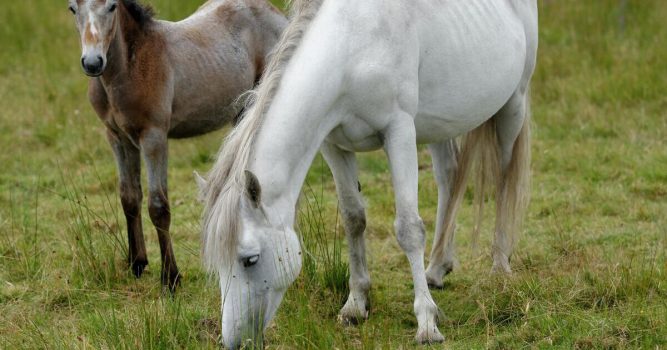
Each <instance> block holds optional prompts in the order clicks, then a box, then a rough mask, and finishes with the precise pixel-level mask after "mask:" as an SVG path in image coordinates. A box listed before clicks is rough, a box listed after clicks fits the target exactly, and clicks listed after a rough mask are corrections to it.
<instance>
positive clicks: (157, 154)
mask: <svg viewBox="0 0 667 350" xmlns="http://www.w3.org/2000/svg"><path fill="white" fill-rule="evenodd" d="M69 6H70V7H69V8H70V11H72V13H73V14H74V15H75V18H76V25H77V28H78V30H79V33H80V35H81V46H82V51H83V54H82V57H81V65H82V67H83V70H84V72H85V73H86V74H87V75H88V76H90V77H92V78H91V79H90V84H89V90H88V96H89V99H90V102H91V104H92V105H93V107H94V109H95V111H96V112H97V114H98V116H99V118H100V119H101V120H102V122H103V123H104V125H106V127H107V130H106V133H107V138H108V140H109V142H110V143H111V147H112V148H113V152H114V155H115V158H116V161H117V164H118V169H119V173H120V176H119V177H120V199H121V203H122V206H123V211H124V213H125V217H126V219H127V232H128V242H129V257H128V258H129V264H130V266H131V269H132V272H133V273H134V275H135V276H136V277H139V276H141V274H142V272H143V271H144V268H145V267H146V265H147V264H148V259H147V255H146V246H145V243H144V235H143V232H142V226H141V202H142V189H141V179H140V177H141V154H142V153H143V158H144V161H145V163H146V168H147V175H148V187H149V189H148V192H149V198H148V212H149V215H150V218H151V221H152V222H153V225H155V227H156V229H157V234H158V237H159V241H160V251H161V257H162V273H161V280H162V284H163V285H164V286H167V287H169V288H170V290H172V291H173V290H174V288H175V287H176V285H177V284H178V282H179V272H178V268H177V266H176V260H175V258H174V253H173V250H172V245H171V238H170V236H169V225H170V222H171V214H170V210H169V201H168V196H167V153H168V152H167V149H168V147H167V139H168V138H185V137H191V136H196V135H201V134H204V133H207V132H210V131H213V130H216V129H219V128H221V127H222V126H224V125H225V124H227V123H228V122H230V121H233V120H234V119H235V117H236V116H238V115H239V113H240V111H241V110H242V103H241V102H239V96H240V95H242V94H243V93H244V92H245V91H247V90H249V89H251V88H252V87H253V85H254V84H255V83H256V82H257V81H258V80H259V78H260V75H261V73H262V70H263V68H264V64H265V62H267V61H268V56H269V54H270V52H271V50H272V49H273V46H274V44H275V43H276V42H277V41H278V40H279V38H280V35H281V33H282V31H283V29H284V28H285V26H286V25H287V19H286V18H285V17H284V16H283V15H282V14H281V13H280V12H279V11H278V10H277V9H275V8H274V7H273V6H271V5H270V4H268V3H267V2H266V1H265V0H209V1H208V2H206V3H205V4H204V5H203V6H201V7H200V8H199V9H198V10H197V11H196V12H195V13H194V14H193V15H192V16H190V17H188V18H187V19H185V20H183V21H180V22H167V21H161V20H156V19H154V18H153V11H152V9H151V8H150V7H147V6H143V5H140V4H138V3H137V2H136V1H135V0H69Z"/></svg>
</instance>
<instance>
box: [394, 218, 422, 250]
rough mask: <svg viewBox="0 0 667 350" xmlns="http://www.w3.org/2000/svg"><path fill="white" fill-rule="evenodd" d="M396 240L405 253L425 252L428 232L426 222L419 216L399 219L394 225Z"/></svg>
mask: <svg viewBox="0 0 667 350" xmlns="http://www.w3.org/2000/svg"><path fill="white" fill-rule="evenodd" d="M394 227H395V230H396V239H397V240H398V244H399V245H400V246H401V248H402V249H403V251H405V252H413V251H416V250H424V245H425V242H426V230H425V229H424V222H423V221H422V219H421V218H420V217H419V216H416V217H412V218H398V219H396V223H395V224H394Z"/></svg>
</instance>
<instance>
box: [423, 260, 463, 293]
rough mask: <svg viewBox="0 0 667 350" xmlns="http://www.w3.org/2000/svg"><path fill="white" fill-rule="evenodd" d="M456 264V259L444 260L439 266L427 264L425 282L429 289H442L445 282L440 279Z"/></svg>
mask: <svg viewBox="0 0 667 350" xmlns="http://www.w3.org/2000/svg"><path fill="white" fill-rule="evenodd" d="M456 265H457V262H456V261H446V262H445V263H444V264H442V266H440V267H436V266H434V265H431V264H429V265H428V268H427V269H426V283H428V287H429V288H430V289H443V288H444V287H445V284H444V283H443V281H442V279H443V278H444V276H446V275H449V273H450V272H452V271H453V270H454V267H455V266H456Z"/></svg>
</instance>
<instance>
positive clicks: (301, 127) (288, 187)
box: [250, 18, 345, 223]
mask: <svg viewBox="0 0 667 350" xmlns="http://www.w3.org/2000/svg"><path fill="white" fill-rule="evenodd" d="M324 28H331V27H330V26H329V27H327V25H322V24H321V23H318V19H317V18H316V19H315V20H314V21H313V23H312V24H311V27H310V29H309V30H308V33H306V35H305V37H304V38H303V40H302V43H301V46H300V48H299V49H297V51H296V52H295V54H294V56H293V57H292V59H291V60H290V63H289V64H288V65H287V67H286V68H285V69H286V72H285V74H284V75H283V79H282V81H281V84H280V87H279V89H278V91H277V92H276V95H275V98H274V99H273V103H272V105H271V107H270V108H269V109H268V111H267V114H266V116H265V120H264V123H263V125H262V127H261V129H260V132H259V135H258V138H257V141H256V143H255V146H254V152H253V153H254V159H253V160H252V161H251V164H250V170H252V171H253V172H254V173H255V174H256V175H257V177H258V178H259V180H260V183H261V185H262V201H263V202H264V204H265V205H266V206H267V207H269V208H272V209H273V211H274V213H276V214H278V215H279V216H280V220H283V222H286V223H292V222H294V218H295V212H294V209H295V205H296V202H297V200H298V197H299V194H300V191H301V187H302V185H303V182H304V180H305V177H306V175H307V173H308V169H309V168H310V165H311V163H312V161H313V159H314V157H315V155H316V154H317V152H318V150H319V148H320V145H321V144H322V141H324V139H325V137H326V136H327V135H328V134H329V133H330V132H331V130H332V129H333V128H334V127H335V126H336V125H338V123H340V121H339V120H338V119H337V118H336V116H335V114H332V113H331V112H332V108H333V106H334V104H335V102H336V100H337V98H338V97H339V96H340V92H341V85H342V82H343V72H342V70H340V69H336V67H342V66H343V65H344V63H345V62H344V57H342V55H341V56H340V57H336V55H328V56H325V55H324V54H323V53H325V52H328V53H330V52H335V50H331V49H330V48H326V49H325V48H324V47H323V46H325V45H336V41H337V40H338V38H336V36H335V33H333V32H332V31H331V30H323V29H324ZM270 215H272V214H270Z"/></svg>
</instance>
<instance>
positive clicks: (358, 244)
mask: <svg viewBox="0 0 667 350" xmlns="http://www.w3.org/2000/svg"><path fill="white" fill-rule="evenodd" d="M291 11H292V16H293V17H292V20H291V22H290V24H289V26H288V28H287V29H286V30H285V32H284V34H283V37H282V39H281V41H280V43H279V44H278V46H277V49H276V54H275V56H274V57H273V58H272V60H271V62H270V63H269V65H268V67H267V71H266V74H265V75H264V77H263V78H262V80H261V82H260V84H259V86H258V87H257V90H256V92H255V97H254V104H252V105H251V106H250V107H249V108H248V109H247V111H246V112H245V115H244V117H243V119H242V121H241V122H240V124H239V125H238V127H237V128H236V129H235V130H234V131H233V132H231V133H230V134H229V135H228V137H227V139H226V141H225V144H224V146H223V147H222V150H221V152H220V153H219V155H218V158H217V161H216V162H215V164H214V166H213V168H212V169H211V170H210V172H209V174H208V178H207V179H206V180H203V179H201V181H205V182H203V189H202V196H203V199H204V201H205V209H204V214H203V219H202V240H203V241H202V242H203V243H202V245H203V259H204V263H205V265H206V266H207V267H208V268H209V269H210V270H211V271H213V272H214V273H217V274H218V276H219V279H220V280H219V281H220V282H219V283H220V289H221V294H222V310H221V311H222V338H223V342H224V345H225V346H227V347H229V348H238V347H239V346H240V345H241V344H242V343H244V342H245V341H246V340H247V339H251V340H252V339H255V340H256V341H261V340H262V334H263V331H264V329H265V327H266V326H267V325H268V323H269V322H270V321H271V319H272V318H273V316H274V315H275V313H276V310H277V309H278V307H279V305H280V302H281V300H282V297H283V295H284V293H285V291H286V289H287V287H288V286H289V285H290V284H291V283H292V282H293V281H294V280H295V278H296V277H297V276H298V274H299V272H300V268H301V263H302V262H301V256H302V250H301V249H302V248H301V246H300V244H299V239H298V237H297V233H296V232H295V228H294V221H295V217H296V210H295V205H296V204H297V200H298V198H299V194H300V191H301V187H302V185H303V183H304V179H305V177H306V174H307V172H308V169H309V167H310V165H311V163H312V161H313V159H314V157H315V156H316V154H317V152H318V151H321V153H322V155H323V156H324V158H325V160H326V162H327V163H328V165H329V167H330V169H331V171H332V173H333V177H334V182H335V184H336V189H337V194H338V200H339V203H340V212H341V216H342V219H343V222H344V227H345V231H346V237H347V242H348V247H349V261H350V280H349V287H350V293H349V296H348V298H347V301H346V303H345V304H344V305H343V307H342V309H341V311H340V315H339V318H340V319H341V320H342V321H343V322H345V323H351V324H354V323H356V322H359V321H363V320H365V319H366V318H367V317H368V316H369V305H370V301H369V290H370V286H371V281H370V276H369V273H368V269H367V262H366V252H365V240H364V230H365V228H366V215H365V210H364V204H363V200H362V196H361V194H360V191H359V184H358V174H357V163H356V160H355V153H356V152H365V151H371V150H376V149H383V150H384V151H385V153H386V155H387V157H388V160H389V167H390V170H391V174H392V185H393V190H394V195H395V203H396V208H395V209H396V220H395V232H396V238H397V240H398V243H399V245H400V247H401V248H402V250H403V251H404V252H405V254H406V256H407V260H408V262H409V265H410V269H411V272H412V279H413V285H414V293H415V298H414V313H415V315H416V318H417V324H418V327H417V333H416V337H415V340H416V341H417V342H418V343H437V342H442V341H444V337H443V335H442V333H441V332H440V330H439V329H438V325H437V323H438V319H439V313H440V311H439V308H438V307H437V305H436V303H435V302H434V301H433V298H432V296H431V293H430V290H429V284H430V285H431V286H432V287H438V286H442V278H443V275H444V274H445V273H446V272H448V271H449V270H451V267H452V265H453V262H454V259H455V256H454V248H453V231H454V226H455V225H454V219H455V214H456V210H457V207H458V206H459V205H460V203H461V198H462V196H463V193H464V191H465V186H466V182H467V178H468V177H469V174H470V173H471V171H470V169H472V167H473V165H474V164H477V163H478V162H476V161H475V160H476V159H477V160H483V162H481V163H482V164H481V168H479V169H481V170H485V169H486V171H476V172H475V175H476V176H477V177H478V178H480V179H487V180H491V179H490V178H489V177H490V176H495V177H494V178H493V181H495V183H496V189H497V191H496V193H497V194H496V205H497V210H496V211H497V213H496V214H497V218H496V226H495V239H494V243H493V248H492V256H493V269H492V270H493V271H498V272H510V265H509V263H510V256H511V254H512V250H513V247H514V245H515V241H516V239H515V237H516V231H517V230H518V227H517V226H518V224H519V223H520V221H521V215H522V212H523V211H524V208H525V206H526V204H527V200H528V190H529V174H530V166H529V165H530V117H529V115H530V114H529V98H528V97H529V85H530V80H531V77H532V74H533V71H534V68H535V64H536V52H537V44H538V35H537V33H538V31H537V29H538V14H537V1H536V0H449V1H441V0H414V1H384V0H364V1H357V0H295V1H294V2H293V4H292V5H291ZM459 136H464V138H463V140H462V144H461V145H460V149H459V146H457V145H458V144H457V142H456V140H457V139H458V137H459ZM417 144H427V145H429V148H430V152H431V154H432V158H433V168H434V172H435V177H436V181H437V184H438V189H439V190H438V196H439V200H438V211H437V223H436V232H435V238H434V244H433V250H432V254H431V258H430V261H429V265H428V268H426V267H425V264H424V250H425V236H426V235H425V229H424V224H423V222H422V219H421V218H420V216H419V212H418V191H417V187H418V181H417V180H418V163H417ZM481 156H484V157H481ZM201 181H200V182H201ZM485 182H487V183H488V181H485Z"/></svg>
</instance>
